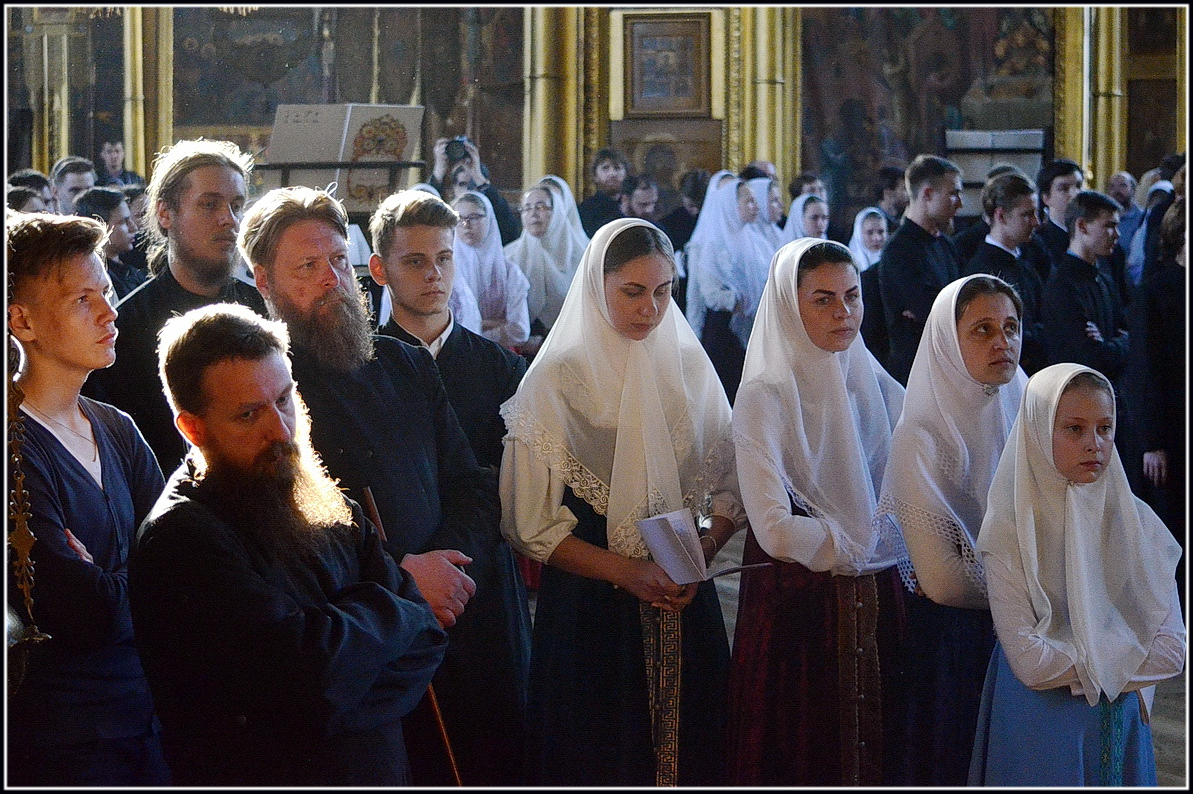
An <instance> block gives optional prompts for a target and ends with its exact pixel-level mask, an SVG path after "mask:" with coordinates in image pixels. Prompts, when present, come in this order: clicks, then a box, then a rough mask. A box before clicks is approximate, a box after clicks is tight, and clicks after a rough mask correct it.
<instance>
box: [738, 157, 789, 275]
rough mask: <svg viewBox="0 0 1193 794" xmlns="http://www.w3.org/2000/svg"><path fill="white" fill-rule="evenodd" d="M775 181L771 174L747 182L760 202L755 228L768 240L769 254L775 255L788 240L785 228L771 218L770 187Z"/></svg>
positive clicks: (755, 199) (756, 199)
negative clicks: (784, 234)
mask: <svg viewBox="0 0 1193 794" xmlns="http://www.w3.org/2000/svg"><path fill="white" fill-rule="evenodd" d="M774 183H775V180H773V179H771V178H770V177H769V176H760V177H757V178H756V179H751V180H749V181H748V182H747V183H746V184H748V185H749V186H750V192H752V193H753V194H754V201H756V202H757V203H758V217H757V218H755V219H754V228H755V229H757V231H758V235H759V236H760V237H761V238H762V239H763V240H764V241H765V242H766V246H767V249H766V250H767V254H768V255H769V256H774V254H775V251H778V250H779V249H780V248H781V247H782V246H783V243H785V242H787V240H786V239H785V238H784V237H783V230H782V229H780V228H779V227H778V226H777V225H776V224H775V223H774V222H772V221H771V219H770V209H769V207H770V189H771V185H773V184H774Z"/></svg>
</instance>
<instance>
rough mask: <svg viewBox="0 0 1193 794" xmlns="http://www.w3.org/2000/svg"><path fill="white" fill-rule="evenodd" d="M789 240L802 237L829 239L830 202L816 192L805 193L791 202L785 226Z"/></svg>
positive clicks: (785, 236) (785, 235)
mask: <svg viewBox="0 0 1193 794" xmlns="http://www.w3.org/2000/svg"><path fill="white" fill-rule="evenodd" d="M783 237H784V239H785V240H786V241H787V242H790V241H792V240H798V239H800V238H801V237H815V238H817V239H820V240H827V239H828V202H827V201H825V200H824V199H823V198H821V197H820V196H818V195H816V194H815V193H804V194H802V195H800V196H799V197H798V198H796V200H795V201H793V202H791V209H790V210H788V212H787V225H786V226H784V227H783Z"/></svg>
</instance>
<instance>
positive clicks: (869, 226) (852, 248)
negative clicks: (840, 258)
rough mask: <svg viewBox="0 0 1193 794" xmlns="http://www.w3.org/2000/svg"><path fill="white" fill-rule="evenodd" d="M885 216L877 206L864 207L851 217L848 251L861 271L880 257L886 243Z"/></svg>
mask: <svg viewBox="0 0 1193 794" xmlns="http://www.w3.org/2000/svg"><path fill="white" fill-rule="evenodd" d="M886 238H887V228H886V216H885V215H883V214H882V210H880V209H879V208H878V207H866V208H865V209H864V210H862V211H861V212H859V213H858V214H857V215H856V216H855V217H854V219H853V236H852V237H850V238H849V253H851V254H853V260H854V261H855V262H857V264H858V267H860V268H861V269H862V270H863V271H865V270H868V269H869V268H870V266H871V265H873V264H876V263H877V262H878V260H879V259H881V258H882V247H883V246H884V245H886Z"/></svg>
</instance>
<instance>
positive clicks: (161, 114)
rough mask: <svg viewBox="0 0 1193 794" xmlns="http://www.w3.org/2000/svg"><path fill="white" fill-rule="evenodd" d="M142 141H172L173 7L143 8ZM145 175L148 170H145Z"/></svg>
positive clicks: (152, 149)
mask: <svg viewBox="0 0 1193 794" xmlns="http://www.w3.org/2000/svg"><path fill="white" fill-rule="evenodd" d="M145 58H146V60H145V144H146V151H147V153H149V154H155V153H157V152H158V151H159V150H161V149H162V148H164V147H166V146H170V145H171V144H173V143H174V9H173V8H146V9H145ZM147 175H148V174H147Z"/></svg>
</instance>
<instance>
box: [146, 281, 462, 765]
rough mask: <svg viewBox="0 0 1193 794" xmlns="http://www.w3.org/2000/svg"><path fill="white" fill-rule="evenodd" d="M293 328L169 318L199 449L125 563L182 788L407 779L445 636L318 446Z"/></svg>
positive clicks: (178, 407) (187, 419) (227, 314)
mask: <svg viewBox="0 0 1193 794" xmlns="http://www.w3.org/2000/svg"><path fill="white" fill-rule="evenodd" d="M287 344H288V340H287V337H286V329H285V326H283V325H282V324H281V323H275V322H271V321H268V320H264V319H262V318H260V317H258V316H257V315H255V314H253V313H252V312H251V311H250V310H248V309H246V308H244V307H241V306H236V305H232V304H220V305H214V306H208V307H204V308H200V309H196V310H193V311H191V312H188V313H187V314H185V315H183V316H181V317H178V318H174V319H172V320H170V321H169V322H167V323H166V325H165V327H164V328H163V330H162V334H161V345H160V360H161V364H160V368H161V378H162V381H163V383H164V385H165V392H166V395H167V397H168V399H169V401H170V405H171V407H172V409H173V411H174V415H175V421H176V423H177V426H178V429H179V431H181V432H182V434H183V435H184V436H185V437H186V439H187V440H188V441H189V442H190V443H191V444H193V445H194V448H193V449H192V450H191V452H190V453H189V455H188V456H187V459H186V461H185V462H184V465H182V466H180V467H179V468H178V470H177V471H176V472H175V473H174V475H173V477H171V479H170V481H169V483H168V484H167V486H166V490H165V492H164V493H163V494H162V496H161V498H160V499H159V500H158V502H157V504H156V505H155V506H154V508H153V510H152V511H151V512H150V514H149V516H148V517H147V518H146V519H145V522H144V523H143V524H142V526H141V529H140V531H139V533H138V536H137V542H136V546H135V548H134V550H133V552H132V554H131V557H130V561H129V600H130V605H131V608H132V617H133V628H134V630H135V632H136V637H137V644H138V646H139V648H140V651H141V654H142V659H143V663H144V666H145V671H146V675H147V677H148V679H149V684H150V687H151V689H152V691H153V694H154V697H155V703H156V706H157V711H158V716H159V717H160V719H161V721H162V725H163V744H164V746H165V750H166V758H167V760H168V761H169V763H170V766H171V768H172V770H173V773H174V782H175V783H176V784H178V785H183V786H236V787H245V786H266V785H268V786H393V785H403V784H406V783H407V782H408V767H407V762H406V753H405V748H404V743H403V737H402V716H403V715H405V714H406V713H408V712H409V711H410V710H411V709H413V708H414V706H415V705H416V704H417V703H418V701H419V698H420V697H422V694H423V692H424V691H425V690H426V688H427V685H428V683H429V682H430V680H431V677H432V675H433V673H434V672H435V669H436V668H437V667H438V665H439V663H440V661H441V660H442V659H443V654H444V651H445V648H446V644H447V637H446V634H445V633H444V631H443V629H442V628H441V627H440V626H439V623H438V621H437V620H436V619H435V615H434V612H433V611H432V609H431V608H430V606H429V605H428V604H427V603H426V601H425V600H424V599H423V598H422V596H421V595H420V594H419V591H418V588H417V587H416V585H415V583H414V579H413V577H412V576H411V575H410V574H409V573H407V572H405V571H403V570H402V569H401V568H399V567H398V566H397V565H396V564H395V563H394V561H393V559H392V558H391V557H390V556H389V555H388V554H387V553H386V552H385V551H384V549H382V547H381V540H380V537H379V536H378V533H377V530H376V529H375V528H374V526H373V525H372V524H371V523H370V522H369V521H368V520H367V519H366V518H365V517H364V515H363V514H362V511H361V508H360V507H359V506H358V505H357V504H356V503H354V502H351V501H349V500H348V499H346V498H345V497H344V496H343V495H342V494H341V493H340V492H339V490H338V489H337V488H336V483H335V481H334V480H332V479H331V478H330V477H328V476H327V474H326V472H325V471H324V469H323V467H322V464H321V463H320V462H319V459H318V457H317V455H316V454H315V452H314V450H313V449H312V447H311V443H310V421H309V419H308V417H307V414H306V411H305V409H304V407H303V405H302V402H301V399H300V398H299V397H298V395H297V394H296V392H295V384H294V381H293V379H292V378H291V373H290V364H289V361H288V360H287V358H286V349H287Z"/></svg>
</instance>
